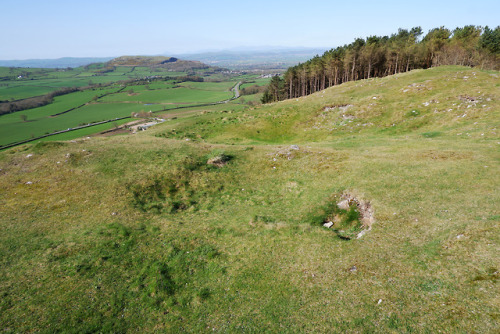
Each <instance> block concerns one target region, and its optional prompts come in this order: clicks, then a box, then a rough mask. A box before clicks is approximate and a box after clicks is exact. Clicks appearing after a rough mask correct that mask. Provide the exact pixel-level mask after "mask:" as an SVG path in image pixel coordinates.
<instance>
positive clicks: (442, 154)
mask: <svg viewBox="0 0 500 334" xmlns="http://www.w3.org/2000/svg"><path fill="white" fill-rule="evenodd" d="M419 158H424V159H433V160H462V159H470V158H472V154H464V153H458V152H453V151H426V152H422V153H421V154H419Z"/></svg>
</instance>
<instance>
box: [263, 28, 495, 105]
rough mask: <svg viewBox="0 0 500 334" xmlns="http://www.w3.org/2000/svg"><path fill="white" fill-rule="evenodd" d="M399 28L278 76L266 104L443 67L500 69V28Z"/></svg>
mask: <svg viewBox="0 0 500 334" xmlns="http://www.w3.org/2000/svg"><path fill="white" fill-rule="evenodd" d="M421 35H422V28H420V27H415V28H412V29H411V30H406V29H399V30H398V32H397V33H395V34H392V35H391V36H370V37H367V38H366V39H362V38H358V39H356V40H355V41H354V42H353V43H351V44H349V45H344V46H340V47H337V48H336V49H331V50H329V51H326V52H325V53H324V54H323V55H322V56H316V57H314V58H312V59H310V60H308V61H307V62H305V63H303V64H299V65H297V66H293V67H290V68H289V69H288V70H287V71H286V73H285V74H284V76H283V77H278V76H276V77H274V78H273V79H272V81H271V83H270V85H269V86H268V89H267V91H266V92H265V93H264V96H263V98H262V102H264V103H266V102H273V101H279V100H284V99H288V98H295V97H299V96H303V95H308V94H311V93H314V92H317V91H319V90H323V89H325V88H327V87H330V86H333V85H338V84H341V83H343V82H347V81H352V80H359V79H369V78H371V77H383V76H387V75H390V74H397V73H401V72H407V71H410V70H413V69H417V68H419V69H425V68H430V67H434V66H440V65H462V66H471V67H476V66H477V67H480V68H486V69H496V70H498V69H500V26H499V27H496V28H495V29H490V28H489V27H487V26H486V27H485V28H482V27H479V26H473V25H469V26H465V27H463V28H456V29H455V30H453V31H451V30H448V29H447V28H445V27H440V28H435V29H432V30H430V31H429V32H428V33H427V35H425V37H424V38H422V39H420V36H421Z"/></svg>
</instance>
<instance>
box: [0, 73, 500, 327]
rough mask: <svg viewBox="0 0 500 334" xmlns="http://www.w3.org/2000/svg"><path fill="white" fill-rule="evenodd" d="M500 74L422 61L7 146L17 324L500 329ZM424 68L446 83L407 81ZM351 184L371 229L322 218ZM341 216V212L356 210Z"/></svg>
mask: <svg viewBox="0 0 500 334" xmlns="http://www.w3.org/2000/svg"><path fill="white" fill-rule="evenodd" d="M473 73H476V78H475V79H474V80H469V81H467V82H465V83H464V80H463V79H461V78H463V76H468V77H469V78H472V77H474V74H473ZM491 74H492V73H489V72H483V71H480V70H477V69H467V68H461V67H443V68H435V69H431V70H427V71H414V72H410V73H408V74H404V75H398V76H395V77H388V78H384V79H372V80H367V81H360V82H354V83H348V84H345V85H341V86H339V87H333V88H330V89H328V90H326V91H325V92H324V93H323V92H320V93H319V94H315V95H313V96H309V97H306V98H302V99H299V101H296V100H290V101H284V102H280V103H276V104H273V105H266V106H262V107H259V108H255V109H251V110H250V109H248V108H247V109H244V107H243V106H241V105H238V104H236V103H228V104H224V105H218V106H210V107H206V108H194V109H192V110H189V115H190V116H189V117H187V116H186V117H179V118H177V119H174V120H171V121H168V122H165V123H163V124H161V125H157V126H155V127H153V128H151V129H150V130H148V131H145V132H141V133H138V134H135V135H130V136H114V137H108V138H99V137H92V138H91V139H85V140H83V139H77V140H74V141H72V142H62V141H58V142H41V143H34V144H29V145H22V146H19V147H15V148H12V149H10V150H6V151H4V152H0V187H1V188H2V192H0V208H1V209H0V210H1V211H2V215H1V216H0V229H1V230H2V233H1V234H0V296H1V298H0V323H1V324H2V328H3V329H4V330H5V331H6V332H35V331H40V332H58V331H74V332H125V331H132V330H138V331H141V332H196V333H198V332H214V331H215V332H284V331H286V332H292V333H304V332H320V333H324V332H338V333H344V332H352V333H358V332H367V333H400V332H402V333H411V332H414V333H435V332H454V333H455V332H457V333H469V332H481V333H493V332H497V331H498V330H499V329H500V328H499V325H498V314H499V307H500V305H499V304H498V300H497V299H498V298H497V296H498V293H499V292H500V291H499V287H498V278H499V275H498V272H499V270H500V268H499V265H498V260H497V259H498V255H497V253H498V245H499V241H500V240H499V235H498V223H499V217H500V212H499V210H498V203H499V201H500V193H499V191H498V189H499V186H498V185H499V183H500V178H499V175H500V167H499V164H498V162H499V161H500V155H499V153H498V152H499V150H498V148H499V144H498V143H499V142H500V139H499V137H498V134H497V133H496V130H495V129H497V128H498V120H499V119H500V117H499V112H498V110H500V109H499V108H498V99H499V98H500V96H499V93H498V90H496V87H495V84H496V83H497V82H498V79H497V78H496V77H495V76H491ZM493 74H495V75H496V73H493ZM416 82H425V83H426V85H427V87H432V89H430V90H425V91H420V92H419V93H417V92H411V91H407V92H406V93H403V90H405V89H408V86H409V85H411V84H413V83H416ZM479 91H480V92H481V93H478V92H479ZM408 93H409V94H412V95H409V94H408ZM463 94H467V95H469V96H474V97H481V98H482V99H484V102H482V103H481V104H477V105H476V106H471V107H469V108H467V104H464V102H460V101H461V100H460V98H459V96H460V95H463ZM374 96H376V97H377V99H373V97H374ZM487 98H489V99H490V101H487ZM430 100H438V101H439V103H434V102H433V103H432V104H430V105H429V106H425V105H424V104H425V103H426V102H429V101H430ZM453 103H455V104H456V105H455V106H454V105H453ZM460 103H462V104H463V106H462V107H461V108H459V109H458V110H457V108H458V105H459V104H460ZM343 104H351V105H352V107H349V108H348V109H346V110H345V111H342V114H340V110H338V108H337V109H335V108H334V109H333V110H332V111H331V112H328V111H325V107H332V106H334V105H343ZM483 104H485V105H486V107H482V105H483ZM431 106H432V107H431ZM414 109H418V110H419V111H420V114H419V115H418V116H416V117H413V116H411V117H407V116H406V113H407V111H408V110H410V111H411V110H414ZM434 109H436V110H438V111H439V112H434ZM448 109H454V110H453V111H446V112H444V111H443V110H448ZM465 111H467V116H465V117H460V118H458V117H457V116H462V115H463V113H464V112H465ZM171 112H172V113H173V112H175V111H171ZM342 115H346V116H354V118H353V119H351V118H345V117H344V116H342ZM349 120H351V121H352V122H349ZM423 120H424V121H425V122H423ZM343 122H344V123H343ZM368 123H372V124H371V125H365V126H363V124H368ZM342 124H344V125H342ZM358 124H359V126H358ZM393 124H395V125H394V126H393ZM417 125H418V126H417ZM332 128H336V129H335V130H331V129H332ZM467 134H468V135H467ZM483 134H484V135H483ZM186 139H190V140H186ZM291 145H298V146H299V149H298V150H296V149H295V147H294V148H292V147H291ZM221 154H224V155H226V156H230V157H231V159H229V160H228V161H227V164H226V165H225V166H223V167H220V168H219V167H216V166H212V165H208V164H207V161H208V160H209V159H210V158H213V157H216V156H219V155H221ZM342 193H349V194H351V195H352V196H355V197H356V198H358V199H360V200H365V201H370V203H371V205H372V207H373V209H374V212H375V219H376V221H375V223H374V224H373V226H372V229H371V231H369V232H368V233H367V234H366V235H365V236H363V237H362V238H360V239H351V240H345V239H342V238H340V237H339V235H338V233H336V232H335V230H332V229H327V228H325V227H323V226H322V224H321V223H322V222H323V219H325V218H328V216H329V215H331V214H332V213H335V214H337V213H339V212H338V210H337V209H336V202H337V200H338V198H339V196H340V195H341V194H342ZM344 214H346V216H345V217H346V218H345V219H344V220H342V221H341V222H340V223H339V224H340V226H339V227H338V228H337V229H338V230H340V228H346V227H347V228H348V227H349V225H351V224H352V225H351V226H355V225H356V223H355V222H356V221H357V219H359V217H356V214H355V213H354V212H351V213H350V214H349V213H344ZM337 232H338V231H337Z"/></svg>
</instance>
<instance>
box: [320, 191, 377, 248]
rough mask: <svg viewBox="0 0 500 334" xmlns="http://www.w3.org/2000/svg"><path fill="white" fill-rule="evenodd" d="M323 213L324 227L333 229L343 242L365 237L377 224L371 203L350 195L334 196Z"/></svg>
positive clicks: (323, 209)
mask: <svg viewBox="0 0 500 334" xmlns="http://www.w3.org/2000/svg"><path fill="white" fill-rule="evenodd" d="M321 211H323V212H324V213H325V215H324V216H323V217H324V218H323V220H322V225H323V226H324V227H326V228H328V229H331V230H332V231H333V232H335V233H336V234H337V236H338V237H339V238H340V239H342V240H352V239H359V238H361V237H363V236H364V235H365V234H366V233H368V231H370V230H371V227H372V225H373V223H374V222H375V214H374V210H373V208H372V205H371V203H370V202H368V201H364V200H361V199H358V198H356V197H355V196H354V195H352V194H350V193H343V194H342V195H340V196H339V195H337V196H334V197H333V198H331V199H330V201H329V203H328V204H327V205H326V206H325V207H323V208H322V209H321Z"/></svg>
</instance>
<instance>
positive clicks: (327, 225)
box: [323, 222, 333, 228]
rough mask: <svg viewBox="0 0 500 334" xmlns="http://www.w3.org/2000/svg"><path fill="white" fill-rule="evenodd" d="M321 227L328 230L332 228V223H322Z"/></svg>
mask: <svg viewBox="0 0 500 334" xmlns="http://www.w3.org/2000/svg"><path fill="white" fill-rule="evenodd" d="M323 226H324V227H328V228H330V227H332V226H333V222H328V223H324V224H323Z"/></svg>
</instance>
